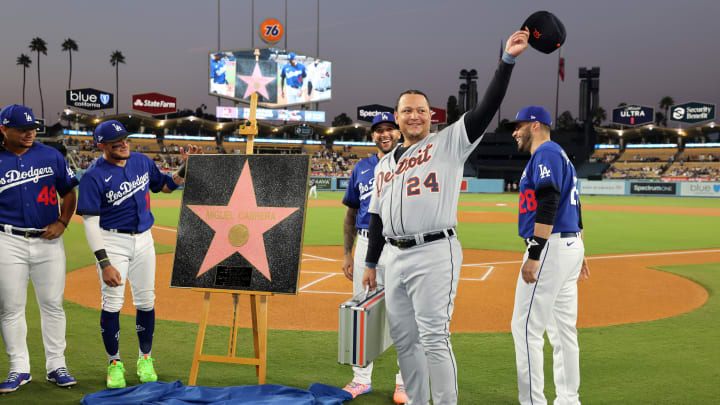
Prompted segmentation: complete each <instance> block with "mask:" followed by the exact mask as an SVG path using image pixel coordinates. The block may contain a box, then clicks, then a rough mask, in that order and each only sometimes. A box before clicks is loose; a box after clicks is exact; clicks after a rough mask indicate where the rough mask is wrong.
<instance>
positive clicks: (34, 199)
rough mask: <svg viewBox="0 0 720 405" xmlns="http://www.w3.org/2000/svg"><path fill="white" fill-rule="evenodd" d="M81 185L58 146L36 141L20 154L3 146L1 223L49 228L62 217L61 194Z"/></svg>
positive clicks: (0, 189) (0, 191)
mask: <svg viewBox="0 0 720 405" xmlns="http://www.w3.org/2000/svg"><path fill="white" fill-rule="evenodd" d="M77 184H78V180H77V178H76V177H75V173H74V172H73V171H72V170H71V169H70V166H68V164H67V162H66V161H65V158H64V157H63V155H62V154H61V153H60V152H59V151H58V150H57V149H55V148H52V147H50V146H46V145H43V144H41V143H38V142H35V143H33V145H32V146H31V147H30V149H28V150H27V152H25V153H23V154H22V155H20V156H18V155H16V154H14V153H12V152H10V151H7V150H5V149H3V148H0V224H5V225H13V226H17V227H21V228H36V229H42V228H45V227H46V226H48V225H50V224H52V223H54V222H56V221H57V220H58V218H59V217H60V211H59V210H58V195H59V196H60V197H62V196H64V195H65V194H67V193H68V192H69V191H71V190H72V188H73V187H75V186H76V185H77Z"/></svg>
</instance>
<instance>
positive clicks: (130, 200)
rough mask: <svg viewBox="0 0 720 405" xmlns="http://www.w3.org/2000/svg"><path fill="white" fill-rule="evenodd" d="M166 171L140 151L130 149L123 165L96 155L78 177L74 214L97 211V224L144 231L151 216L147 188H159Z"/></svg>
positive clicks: (111, 227) (155, 191)
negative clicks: (79, 177)
mask: <svg viewBox="0 0 720 405" xmlns="http://www.w3.org/2000/svg"><path fill="white" fill-rule="evenodd" d="M167 181H172V180H171V179H170V176H169V175H166V174H163V173H161V172H160V170H158V168H157V166H155V163H154V162H153V161H152V160H151V159H150V158H149V157H147V156H145V155H143V154H142V153H135V152H131V153H130V158H129V159H127V161H126V163H125V166H124V167H120V166H117V165H114V164H112V163H110V162H108V161H107V160H105V158H104V157H102V156H101V157H99V158H97V159H96V160H95V162H93V164H92V165H90V167H89V168H88V170H87V172H85V175H84V176H82V180H80V192H79V196H78V207H77V213H78V215H99V216H100V227H101V228H104V229H122V230H126V231H135V232H145V231H146V230H148V229H150V227H151V226H152V225H153V223H154V221H155V219H154V218H153V215H152V213H151V212H150V191H152V192H153V193H157V192H159V191H160V190H162V188H163V185H165V184H166V182H167Z"/></svg>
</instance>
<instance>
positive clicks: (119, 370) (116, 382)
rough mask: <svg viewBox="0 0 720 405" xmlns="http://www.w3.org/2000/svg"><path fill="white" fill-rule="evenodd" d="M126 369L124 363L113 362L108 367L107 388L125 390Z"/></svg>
mask: <svg viewBox="0 0 720 405" xmlns="http://www.w3.org/2000/svg"><path fill="white" fill-rule="evenodd" d="M125 385H126V384H125V367H123V364H122V361H117V360H113V361H112V363H110V365H109V366H108V373H107V387H108V388H125Z"/></svg>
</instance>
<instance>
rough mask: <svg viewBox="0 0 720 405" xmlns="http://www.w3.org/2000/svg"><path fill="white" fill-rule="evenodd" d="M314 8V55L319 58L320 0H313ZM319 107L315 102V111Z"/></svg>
mask: <svg viewBox="0 0 720 405" xmlns="http://www.w3.org/2000/svg"><path fill="white" fill-rule="evenodd" d="M315 9H316V11H317V16H316V17H315V21H316V23H317V28H316V30H315V57H317V58H318V59H319V58H320V0H315ZM319 109H320V103H319V102H316V103H315V111H318V110H319Z"/></svg>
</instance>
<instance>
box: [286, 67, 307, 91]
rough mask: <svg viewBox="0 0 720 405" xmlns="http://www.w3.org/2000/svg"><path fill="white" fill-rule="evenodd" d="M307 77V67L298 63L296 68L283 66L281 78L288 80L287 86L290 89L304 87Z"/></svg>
mask: <svg viewBox="0 0 720 405" xmlns="http://www.w3.org/2000/svg"><path fill="white" fill-rule="evenodd" d="M305 76H307V72H306V71H305V65H303V64H302V63H298V64H296V65H295V66H293V65H291V64H289V63H288V64H287V65H285V66H283V68H282V73H281V74H280V77H284V78H286V79H287V85H288V86H290V87H296V88H297V87H302V82H303V77H305Z"/></svg>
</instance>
